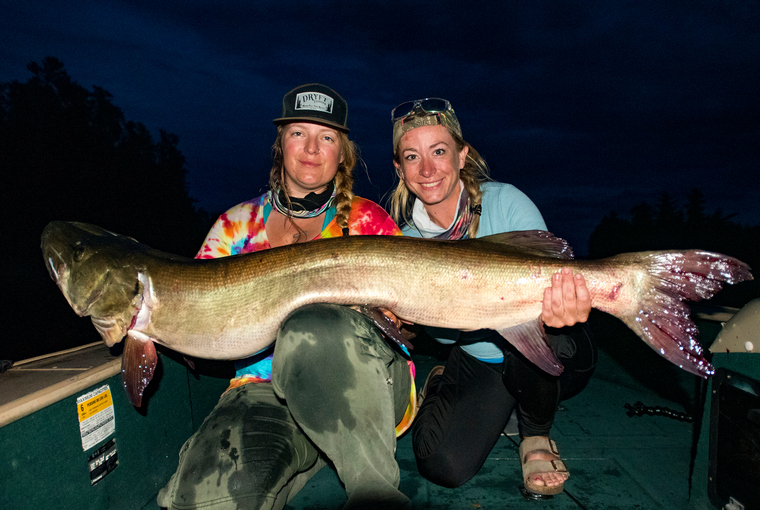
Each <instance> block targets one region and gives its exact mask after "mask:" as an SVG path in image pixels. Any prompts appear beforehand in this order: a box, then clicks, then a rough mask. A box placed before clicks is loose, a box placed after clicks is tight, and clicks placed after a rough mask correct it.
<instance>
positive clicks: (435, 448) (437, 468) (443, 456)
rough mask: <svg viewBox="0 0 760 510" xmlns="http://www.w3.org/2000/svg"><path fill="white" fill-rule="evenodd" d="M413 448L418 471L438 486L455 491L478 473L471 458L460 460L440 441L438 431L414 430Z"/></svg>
mask: <svg viewBox="0 0 760 510" xmlns="http://www.w3.org/2000/svg"><path fill="white" fill-rule="evenodd" d="M412 447H413V449H414V457H415V459H416V461H417V470H418V471H419V473H420V474H421V475H422V476H423V477H424V478H425V479H426V480H429V481H431V482H433V483H435V484H436V485H440V486H442V487H448V488H450V489H453V488H455V487H459V486H461V485H463V484H464V483H466V482H467V481H468V480H469V479H470V478H472V477H473V476H474V475H475V473H476V472H477V471H478V467H475V466H472V465H471V462H470V461H469V460H470V459H469V458H466V459H463V458H460V456H458V455H457V454H456V453H455V452H454V451H453V450H452V449H451V448H447V447H446V445H445V444H444V443H442V442H441V441H440V439H439V434H437V433H436V431H434V430H431V429H427V428H426V427H420V426H419V424H417V426H416V427H415V428H414V430H413V436H412Z"/></svg>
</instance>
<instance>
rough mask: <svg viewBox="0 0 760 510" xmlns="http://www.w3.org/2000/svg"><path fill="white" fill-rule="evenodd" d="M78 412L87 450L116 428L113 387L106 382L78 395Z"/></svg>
mask: <svg viewBox="0 0 760 510" xmlns="http://www.w3.org/2000/svg"><path fill="white" fill-rule="evenodd" d="M77 414H78V415H79V432H80V434H81V436H82V449H83V450H84V451H87V450H89V449H90V448H93V447H94V446H96V445H97V444H99V443H100V442H101V441H103V440H105V439H106V438H107V437H108V436H110V435H112V434H113V433H114V431H115V430H116V418H115V416H114V412H113V399H112V398H111V388H109V387H108V385H107V384H106V385H104V386H101V387H100V388H97V389H95V390H93V391H91V392H89V393H85V394H84V395H81V396H79V397H77Z"/></svg>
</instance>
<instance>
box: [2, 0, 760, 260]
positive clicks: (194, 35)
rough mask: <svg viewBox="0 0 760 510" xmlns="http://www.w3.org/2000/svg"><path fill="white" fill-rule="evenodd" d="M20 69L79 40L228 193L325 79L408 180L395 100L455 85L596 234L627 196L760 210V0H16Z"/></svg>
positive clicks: (252, 179)
mask: <svg viewBox="0 0 760 510" xmlns="http://www.w3.org/2000/svg"><path fill="white" fill-rule="evenodd" d="M0 4H2V5H1V6H2V9H3V16H2V19H0V34H2V35H0V38H1V39H0V40H2V43H3V44H1V45H0V81H8V80H12V79H18V80H25V79H27V78H28V73H27V72H26V71H25V67H26V64H27V63H28V62H30V61H38V62H39V61H41V59H42V58H44V57H46V56H49V55H50V56H56V57H58V58H59V59H61V60H62V61H63V62H64V64H65V66H66V69H67V71H68V72H69V74H70V75H71V76H72V77H73V79H75V80H77V81H78V82H79V83H81V84H82V85H84V86H87V87H89V86H92V85H98V86H101V87H103V88H105V89H106V90H108V91H109V92H111V93H112V94H113V95H114V102H115V103H116V104H117V105H118V106H120V107H121V108H122V109H123V110H124V112H125V115H126V116H127V118H129V119H132V120H138V121H141V122H143V123H145V124H146V125H147V126H148V127H149V128H150V129H151V130H152V131H153V132H154V134H156V133H157V130H158V129H159V128H163V129H166V130H168V131H170V132H173V133H176V134H177V135H179V137H180V149H181V150H182V151H183V153H184V154H185V155H186V157H187V167H188V170H189V174H188V179H189V184H190V190H191V193H193V194H194V195H195V196H196V197H197V198H198V199H199V200H200V204H201V205H203V206H204V207H206V208H207V209H210V210H219V209H222V208H225V207H227V206H230V205H233V204H235V203H237V202H239V201H241V200H245V199H247V198H250V197H251V196H253V195H254V194H255V193H257V192H258V191H259V190H261V189H263V187H264V186H265V184H266V174H267V172H268V168H269V149H270V145H271V143H272V141H273V138H274V128H273V126H272V124H271V119H272V118H274V117H275V116H277V115H278V114H279V108H280V101H281V98H282V95H283V94H284V93H285V92H287V91H288V90H289V89H291V88H293V87H295V86H297V85H299V84H301V83H307V82H311V81H318V82H322V83H326V84H328V85H330V86H332V87H334V88H335V89H336V90H338V91H339V92H340V93H341V94H342V95H343V96H344V97H345V98H346V99H347V100H348V102H349V112H350V118H349V123H350V125H351V128H352V137H353V138H354V140H355V141H357V143H359V145H360V146H361V148H362V154H363V156H364V159H365V161H366V163H367V165H368V168H369V178H368V176H367V175H359V178H358V181H357V182H358V186H359V192H360V193H363V194H365V195H366V196H368V198H372V199H375V200H379V199H380V197H381V196H382V195H383V194H384V193H385V192H386V191H387V189H388V188H389V187H390V186H391V184H392V176H393V172H392V170H391V168H392V167H391V164H390V157H391V154H390V150H391V149H390V137H391V132H390V131H391V125H390V110H391V108H393V106H395V105H396V104H398V103H400V102H402V101H405V100H408V99H413V98H418V97H426V96H440V97H446V98H448V99H449V100H451V101H452V103H453V104H454V106H455V108H456V110H457V114H458V116H459V118H460V120H461V122H462V125H463V129H464V134H465V138H466V139H467V140H468V141H469V142H471V143H472V144H473V145H474V146H475V147H476V148H477V149H478V150H479V151H480V152H481V153H482V154H483V155H484V156H485V157H486V159H487V160H488V161H489V163H490V165H491V168H492V172H493V175H494V177H495V178H496V179H497V180H502V181H506V182H511V183H513V184H515V185H517V186H518V187H520V188H521V189H523V190H524V191H525V192H526V193H528V195H529V196H531V198H533V199H534V201H535V202H536V203H537V204H538V205H539V207H540V208H541V210H542V212H543V213H544V215H545V216H546V218H547V223H549V225H550V228H552V229H553V230H557V231H558V233H559V234H561V235H565V236H567V237H568V238H570V239H571V241H572V242H573V243H574V244H576V245H578V246H580V248H579V249H578V250H577V251H579V252H581V253H583V251H584V249H585V243H586V239H587V237H588V234H589V233H590V231H591V229H592V228H593V227H594V226H595V225H596V224H597V223H598V222H599V220H601V218H602V216H603V215H604V214H605V213H607V212H609V211H610V210H612V209H616V210H617V212H618V213H619V214H627V212H628V211H629V209H630V207H632V206H634V205H636V204H638V203H640V202H641V201H642V200H647V201H649V202H654V201H655V200H656V198H657V195H658V194H659V193H661V192H662V191H668V192H669V193H671V195H673V196H675V197H679V196H684V197H685V195H686V193H687V192H688V190H689V189H691V188H694V187H698V188H700V189H702V191H703V192H704V193H705V195H706V197H707V205H708V207H713V208H715V207H720V208H722V209H723V210H724V211H725V212H736V213H738V215H737V217H736V219H738V220H739V221H744V222H747V223H754V224H757V223H760V206H758V204H757V199H756V197H755V196H752V194H753V193H755V192H754V191H752V189H751V184H752V183H754V182H756V180H757V169H758V167H759V166H760V126H759V124H760V120H759V119H760V99H758V98H760V93H758V92H759V91H758V83H760V32H759V31H758V30H757V27H758V26H760V8H759V7H758V5H757V3H756V2H743V1H738V0H737V1H728V0H720V1H719V0H715V1H701V2H700V1H690V2H681V1H674V2H659V1H638V2H624V1H617V2H615V1H604V2H602V1H598V2H589V1H578V2H501V1H498V2H496V1H491V2H488V1H487V2H477V3H474V2H453V1H450V2H449V1H437V2H433V1H401V0H395V1H394V0H392V1H387V2H374V3H372V4H368V3H365V2H355V1H344V0H335V1H303V0H302V1H298V2H296V1H265V0H260V1H256V2H251V1H248V0H246V1H227V2H209V1H207V0H189V1H170V2H149V1H117V0H112V1H110V2H100V1H99V2H95V1H92V2H67V3H60V2H55V1H52V0H49V1H36V2H9V1H0Z"/></svg>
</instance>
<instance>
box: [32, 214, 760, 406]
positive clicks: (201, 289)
mask: <svg viewBox="0 0 760 510" xmlns="http://www.w3.org/2000/svg"><path fill="white" fill-rule="evenodd" d="M42 251H43V255H44V259H45V264H46V265H47V268H48V271H49V272H50V275H51V277H52V278H53V280H55V282H56V284H57V285H58V287H59V288H60V289H61V291H62V292H63V295H64V296H65V297H66V299H67V300H68V302H69V304H70V305H71V307H72V308H73V309H74V311H75V312H76V313H77V314H78V315H80V316H90V317H91V318H92V322H93V324H94V325H95V328H96V329H97V330H98V332H99V333H100V335H101V336H102V337H103V339H104V340H105V342H106V344H107V345H109V346H111V345H113V344H115V343H117V342H120V341H121V340H122V339H123V338H124V337H125V336H126V340H125V347H124V354H123V360H122V375H123V377H124V385H125V388H126V389H127V393H128V394H129V396H130V399H131V400H132V403H133V404H135V405H138V406H139V405H140V402H141V399H142V393H143V390H144V388H145V387H146V386H147V384H148V383H149V382H150V379H151V378H152V374H153V369H154V368H155V365H156V362H157V356H156V351H155V347H154V345H153V342H158V343H159V344H162V345H164V346H166V347H168V348H170V349H173V350H175V351H178V352H181V353H184V354H187V355H190V356H196V357H200V358H207V359H238V358H244V357H247V356H250V355H252V354H255V353H256V352H259V351H260V350H262V349H264V348H265V347H266V346H268V345H269V344H271V343H272V342H273V341H274V339H275V337H276V334H277V330H278V328H279V326H280V324H281V323H282V321H283V320H284V319H285V318H286V317H287V315H288V314H289V313H290V312H292V311H293V310H295V309H297V308H299V307H302V306H304V305H307V304H310V303H335V304H343V305H360V306H366V307H371V308H372V307H379V308H386V309H388V310H390V311H392V312H393V313H395V314H396V315H397V316H398V317H400V318H402V319H404V320H406V321H409V322H412V323H417V324H424V325H428V326H438V327H446V328H455V329H463V330H468V329H481V328H488V329H493V330H496V331H498V332H499V333H500V334H501V335H502V336H503V337H504V338H505V339H507V340H508V341H509V342H510V343H512V344H513V345H515V347H516V348H517V349H519V350H520V351H521V352H522V353H523V354H524V355H525V356H526V357H527V358H528V359H530V360H531V361H532V362H534V363H535V364H536V365H538V366H539V367H541V368H542V369H544V370H545V371H547V372H549V373H551V374H554V375H557V374H559V373H560V372H561V371H562V366H561V364H560V362H559V361H558V360H557V359H556V357H555V356H554V354H553V353H552V351H551V350H550V349H549V348H548V346H547V344H546V342H545V334H544V331H543V327H542V325H541V322H540V320H539V315H540V313H541V304H542V299H543V292H544V289H545V288H547V287H549V286H550V279H551V276H552V274H554V273H556V272H557V271H558V270H559V269H560V268H562V267H564V266H570V267H571V268H572V269H573V271H574V272H579V273H581V274H583V275H584V277H585V279H586V284H587V286H588V289H589V292H590V294H591V302H592V306H593V307H594V308H597V309H599V310H602V311H605V312H608V313H610V314H612V315H614V316H616V317H617V318H619V319H620V320H622V321H623V322H624V323H625V324H627V325H628V327H630V328H631V329H632V330H633V331H634V332H636V333H637V334H638V335H639V336H640V337H641V338H642V339H643V340H644V341H645V342H646V343H647V344H648V345H649V346H650V347H652V348H653V349H654V350H655V351H657V352H658V353H660V354H661V355H662V356H664V357H665V358H667V359H668V360H670V361H672V362H673V363H675V364H677V365H679V366H681V367H682V368H684V369H685V370H688V371H689V372H692V373H694V374H697V375H700V376H702V377H708V376H709V375H711V374H712V373H713V369H712V367H711V366H710V364H709V363H708V362H707V361H706V360H705V359H704V358H703V357H702V349H701V347H700V345H699V343H698V342H697V340H696V338H695V336H696V334H697V328H696V326H695V325H694V323H693V322H692V321H691V319H690V318H689V308H688V307H687V306H686V305H685V304H684V303H683V302H682V301H683V300H686V299H689V300H700V299H708V298H710V297H712V296H713V294H715V293H716V292H717V291H719V290H720V289H721V286H722V283H724V282H727V283H731V284H733V283H737V282H741V281H744V280H751V279H752V275H751V273H750V271H749V267H748V266H747V265H746V264H744V263H743V262H740V261H739V260H736V259H734V258H731V257H727V256H725V255H721V254H718V253H710V252H705V251H699V250H690V251H655V252H639V253H626V254H622V255H617V256H614V257H610V258H607V259H602V260H597V261H574V260H568V258H570V257H571V256H572V255H571V252H570V250H569V248H568V246H567V243H566V242H565V241H563V240H561V239H558V238H556V237H554V236H552V235H551V234H549V233H547V232H540V231H528V232H510V233H507V234H499V235H495V236H490V237H485V238H481V239H470V240H464V241H434V240H428V239H417V238H409V237H396V236H351V237H339V238H332V239H324V240H320V241H316V242H309V243H304V244H295V245H290V246H285V247H281V248H274V249H270V250H265V251H261V252H255V253H248V254H245V255H236V256H232V257H225V258H219V259H212V260H195V259H187V258H184V257H180V256H176V255H171V254H168V253H164V252H161V251H158V250H154V249H152V248H150V247H148V246H146V245H144V244H140V243H138V242H137V241H135V240H134V239H132V238H129V237H125V236H121V235H118V234H114V233H112V232H109V231H107V230H104V229H102V228H100V227H97V226H94V225H89V224H85V223H75V222H61V221H55V222H52V223H50V224H49V225H48V226H47V227H46V228H45V230H44V232H43V234H42Z"/></svg>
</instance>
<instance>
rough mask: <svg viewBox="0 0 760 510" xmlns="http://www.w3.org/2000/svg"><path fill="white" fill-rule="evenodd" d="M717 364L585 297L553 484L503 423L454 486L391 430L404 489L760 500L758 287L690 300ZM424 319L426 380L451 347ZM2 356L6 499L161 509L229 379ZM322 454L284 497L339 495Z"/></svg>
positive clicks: (104, 360)
mask: <svg viewBox="0 0 760 510" xmlns="http://www.w3.org/2000/svg"><path fill="white" fill-rule="evenodd" d="M692 310H693V312H694V313H693V315H694V317H695V321H696V322H697V323H698V326H699V331H700V341H701V342H702V344H703V345H704V346H705V347H706V350H707V348H709V351H710V353H711V361H712V363H713V365H714V367H715V369H716V374H715V375H714V376H713V377H712V378H710V379H708V380H703V379H701V378H699V377H696V376H693V375H691V374H689V373H687V372H686V371H683V370H680V369H679V368H678V367H676V366H674V365H672V364H670V363H669V362H667V361H666V360H664V359H663V358H661V357H659V356H658V355H657V354H656V353H655V352H654V351H652V350H651V349H649V347H647V346H646V345H644V344H643V343H642V342H641V341H640V340H639V339H638V338H637V337H635V335H633V333H630V332H629V331H628V330H627V328H625V326H623V325H622V323H619V321H617V319H615V318H613V317H611V316H608V315H606V314H603V313H601V312H596V311H594V312H593V315H592V317H591V321H590V325H591V326H592V329H593V331H594V335H595V337H596V338H597V341H598V346H599V351H598V360H597V365H596V369H595V372H594V374H593V376H592V378H591V380H590V381H589V383H588V385H587V386H586V387H585V388H584V389H583V390H582V391H581V392H580V393H578V394H577V395H575V396H573V397H572V398H570V399H568V400H565V401H563V402H561V404H560V408H559V412H558V413H557V418H556V421H555V425H554V428H553V439H554V440H555V441H556V442H557V445H558V447H559V450H560V452H561V455H562V457H563V460H564V461H565V463H566V465H567V467H568V469H569V471H570V473H571V476H570V479H569V480H568V481H567V482H566V483H565V490H564V491H563V492H562V493H560V494H558V495H555V496H553V497H551V498H547V499H541V500H534V499H531V498H526V497H525V496H524V495H523V493H522V492H521V490H520V485H521V483H522V482H521V470H520V461H519V455H518V447H519V436H518V435H517V432H516V429H515V427H514V425H513V424H512V423H510V425H508V426H507V428H506V429H505V433H504V435H503V436H502V437H501V438H500V439H499V441H498V443H497V445H496V447H495V448H494V449H493V451H492V452H491V454H490V456H489V458H488V460H487V461H486V463H485V465H484V466H483V468H482V469H481V471H480V472H479V473H478V474H477V475H475V476H474V477H473V478H472V479H471V480H470V481H469V482H467V483H466V484H464V485H463V486H461V487H459V488H456V489H448V488H443V487H440V486H437V485H435V484H432V483H430V482H428V481H427V480H425V479H424V478H423V477H422V476H421V475H420V474H419V473H418V471H417V468H416V464H415V460H414V455H413V453H412V445H411V437H410V434H408V433H407V434H406V435H405V436H402V437H401V438H400V439H399V442H398V447H397V454H396V456H397V460H398V463H399V466H400V469H401V485H400V489H401V491H402V492H403V493H404V494H406V495H407V496H409V498H410V499H411V500H412V503H413V507H414V508H432V509H459V510H462V509H504V508H530V509H545V510H548V509H576V508H578V509H618V508H619V509H631V508H636V509H650V508H652V509H654V508H666V509H674V508H676V509H725V510H740V509H757V508H760V489H758V487H760V334H759V333H760V299H756V300H754V301H751V302H749V303H748V304H747V305H745V306H744V307H743V308H742V309H741V310H736V309H728V308H717V307H713V308H710V307H707V306H703V307H701V308H697V307H696V306H695V307H693V309H692ZM437 345H438V344H436V343H435V342H432V341H430V339H429V338H425V337H424V335H421V336H420V337H418V338H417V339H415V349H414V351H413V357H414V360H415V363H416V367H417V374H416V379H417V381H416V382H417V385H418V387H420V386H421V385H422V384H423V383H424V381H425V378H426V376H427V375H428V372H429V371H430V369H431V368H433V367H434V366H435V365H439V364H442V362H443V360H445V356H446V351H445V349H444V348H443V347H440V346H437ZM9 365H10V364H8V363H6V365H5V366H3V367H2V369H3V370H2V373H0V388H2V392H0V457H1V458H2V464H1V466H2V468H1V471H0V494H2V498H1V499H0V507H2V508H5V509H25V508H58V509H85V508H92V509H105V508H108V509H145V510H153V509H158V508H159V507H158V505H157V503H156V495H157V493H158V491H159V489H160V488H161V487H163V486H164V485H165V484H166V482H167V481H168V479H169V477H170V476H171V475H172V474H173V472H174V470H175V469H176V467H177V459H178V453H179V450H180V448H181V446H182V444H183V443H184V442H185V440H186V439H187V438H188V437H189V436H190V435H191V434H192V433H193V432H194V431H195V430H197V428H198V427H199V426H200V424H201V423H202V421H203V419H204V417H205V416H206V415H207V413H208V412H209V411H210V410H211V408H212V407H213V406H214V404H215V403H216V401H217V400H218V398H219V396H220V395H221V393H222V392H223V391H224V389H225V388H226V387H227V384H228V382H229V378H230V374H229V373H228V364H224V363H220V362H209V361H204V360H194V363H192V364H191V365H192V366H190V364H188V363H187V361H186V360H185V359H184V358H183V357H182V356H181V355H178V354H176V353H173V352H171V351H168V350H165V349H161V350H160V362H159V365H158V367H157V369H156V374H155V377H154V381H153V383H152V384H151V385H150V386H149V387H148V389H147V390H146V394H145V397H144V399H143V406H142V407H141V408H135V407H133V406H132V405H131V404H130V403H129V401H128V399H127V395H126V393H125V391H124V390H123V389H122V387H121V386H122V383H121V375H120V357H119V353H118V351H117V350H115V349H111V350H109V349H108V348H107V347H105V346H104V345H103V344H102V343H93V344H88V345H84V346H81V347H77V348H75V349H69V350H67V351H63V352H57V353H53V354H50V355H47V356H40V357H37V358H33V359H28V360H24V361H18V362H15V363H13V364H12V366H9ZM345 500H346V496H345V491H344V490H343V487H342V485H341V483H340V480H339V479H338V477H337V475H336V473H335V471H334V470H333V469H331V468H330V467H329V466H328V467H326V468H323V469H322V470H321V471H319V472H318V473H317V474H316V475H315V476H314V477H313V478H312V479H311V480H310V481H309V482H308V483H307V484H306V486H305V487H303V489H301V490H300V492H298V493H297V494H296V495H295V496H294V497H293V498H292V499H291V500H290V501H289V502H288V503H287V505H286V507H285V508H286V509H288V510H307V509H309V510H318V509H337V508H341V506H342V504H343V503H344V502H345Z"/></svg>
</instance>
